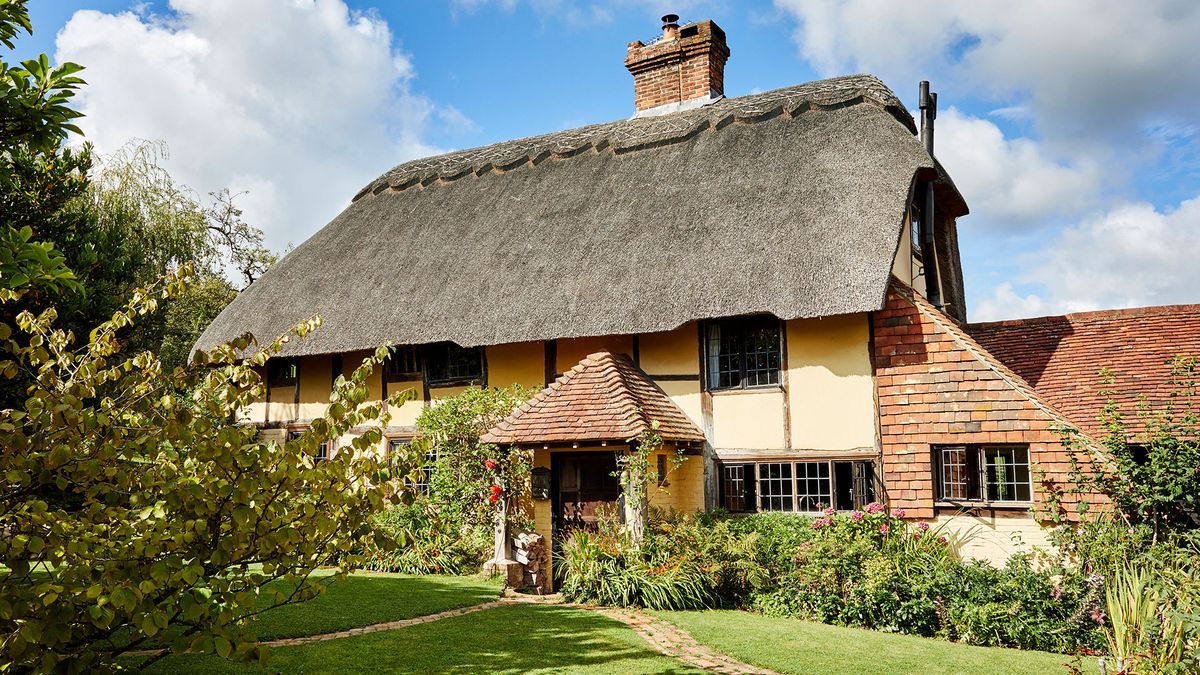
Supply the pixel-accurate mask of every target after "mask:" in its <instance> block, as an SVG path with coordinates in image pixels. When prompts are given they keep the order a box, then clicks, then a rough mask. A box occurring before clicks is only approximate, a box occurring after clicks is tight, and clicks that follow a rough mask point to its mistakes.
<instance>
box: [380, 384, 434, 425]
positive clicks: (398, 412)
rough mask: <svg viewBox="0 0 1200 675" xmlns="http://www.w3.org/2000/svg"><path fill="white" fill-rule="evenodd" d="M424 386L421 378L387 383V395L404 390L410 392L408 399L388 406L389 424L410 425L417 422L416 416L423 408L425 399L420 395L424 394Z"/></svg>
mask: <svg viewBox="0 0 1200 675" xmlns="http://www.w3.org/2000/svg"><path fill="white" fill-rule="evenodd" d="M424 388H425V383H424V382H422V381H421V380H411V381H399V380H397V381H390V382H388V383H387V391H388V396H391V395H393V394H395V393H396V392H400V391H405V390H408V391H410V392H412V393H411V394H409V399H408V400H406V401H405V402H404V403H401V404H400V405H398V406H392V407H390V408H388V412H389V413H391V415H392V419H391V422H389V424H390V426H394V427H411V426H412V425H414V424H416V423H417V417H418V416H420V414H421V411H422V410H424V409H425V401H424V400H422V397H423V396H424V395H425V393H424Z"/></svg>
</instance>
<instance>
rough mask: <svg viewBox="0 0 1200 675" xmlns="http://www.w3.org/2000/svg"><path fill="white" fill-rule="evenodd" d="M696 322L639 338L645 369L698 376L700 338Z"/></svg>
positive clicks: (651, 372) (639, 351)
mask: <svg viewBox="0 0 1200 675" xmlns="http://www.w3.org/2000/svg"><path fill="white" fill-rule="evenodd" d="M696 330H697V329H696V322H695V321H689V322H688V323H685V324H683V325H682V326H680V327H679V328H676V329H675V330H672V331H665V332H662V333H645V334H643V335H641V336H639V337H638V359H639V365H640V366H641V368H642V370H644V371H646V372H647V373H648V374H650V375H651V376H653V375H699V374H700V338H699V337H698V335H697V333H696Z"/></svg>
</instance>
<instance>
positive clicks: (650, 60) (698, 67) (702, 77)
mask: <svg viewBox="0 0 1200 675" xmlns="http://www.w3.org/2000/svg"><path fill="white" fill-rule="evenodd" d="M678 22H679V17H678V16H676V15H674V14H668V15H666V16H664V17H663V36H662V37H661V38H659V39H658V40H655V41H654V42H651V43H650V44H648V45H647V44H642V42H641V41H638V42H630V43H629V53H628V56H626V57H625V67H626V68H628V69H629V72H630V73H632V74H633V97H634V105H635V107H636V108H637V116H639V117H641V116H647V115H657V114H665V113H669V112H674V111H676V110H685V109H687V108H693V107H698V106H700V105H704V104H705V103H708V102H709V101H713V100H715V99H718V98H720V97H722V96H724V95H725V60H726V59H728V58H729V47H727V46H726V45H725V31H723V30H721V27H720V26H718V25H717V24H715V23H713V22H712V20H708V19H706V20H704V21H697V22H696V23H690V24H688V25H686V26H682V27H680V25H679V23H678Z"/></svg>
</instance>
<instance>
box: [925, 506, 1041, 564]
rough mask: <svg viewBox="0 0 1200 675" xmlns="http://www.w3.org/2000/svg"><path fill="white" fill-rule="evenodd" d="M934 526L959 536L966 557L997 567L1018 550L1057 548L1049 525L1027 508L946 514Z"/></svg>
mask: <svg viewBox="0 0 1200 675" xmlns="http://www.w3.org/2000/svg"><path fill="white" fill-rule="evenodd" d="M934 528H940V529H941V531H943V532H946V533H952V534H953V535H955V537H956V539H957V540H958V541H959V547H958V552H959V554H960V555H962V556H963V557H964V558H973V559H976V560H984V561H987V562H988V563H991V564H992V565H995V566H997V567H1002V566H1003V565H1004V563H1005V562H1006V561H1007V560H1008V559H1009V557H1011V556H1012V555H1014V554H1017V553H1032V552H1034V551H1039V550H1040V551H1044V552H1052V551H1053V550H1054V545H1053V544H1051V543H1050V540H1049V539H1048V538H1047V536H1046V530H1045V528H1043V527H1042V526H1041V524H1039V523H1038V522H1037V520H1035V519H1034V518H1033V516H1031V515H1030V514H1029V513H1028V512H1025V511H1016V512H1009V511H983V512H981V513H980V514H978V515H972V514H968V513H956V514H949V515H947V514H943V515H939V516H938V517H937V519H936V520H935V521H934ZM930 531H931V532H932V531H934V530H930Z"/></svg>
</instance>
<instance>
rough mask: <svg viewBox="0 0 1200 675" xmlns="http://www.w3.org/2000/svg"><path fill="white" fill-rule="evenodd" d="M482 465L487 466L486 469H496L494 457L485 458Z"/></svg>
mask: <svg viewBox="0 0 1200 675" xmlns="http://www.w3.org/2000/svg"><path fill="white" fill-rule="evenodd" d="M483 465H484V466H486V467H487V469H488V471H495V470H496V460H494V459H489V460H486V461H485V462H484V463H483Z"/></svg>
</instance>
